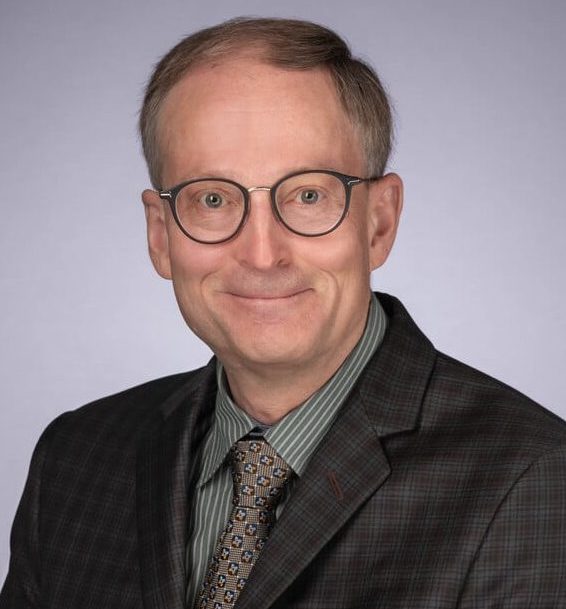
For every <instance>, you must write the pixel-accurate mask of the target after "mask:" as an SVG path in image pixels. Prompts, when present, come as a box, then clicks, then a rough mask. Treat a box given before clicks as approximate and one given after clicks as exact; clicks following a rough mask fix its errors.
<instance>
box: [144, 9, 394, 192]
mask: <svg viewBox="0 0 566 609" xmlns="http://www.w3.org/2000/svg"><path fill="white" fill-rule="evenodd" d="M237 53H246V54H252V55H253V56H254V57H255V58H256V59H258V60H260V61H264V62H265V63H267V64H269V65H272V66H277V67H281V68H285V69H292V70H309V69H315V68H322V69H326V70H328V73H329V74H330V76H331V77H332V80H333V82H334V85H335V87H336V91H337V93H338V97H339V99H340V102H341V104H342V107H343V109H344V111H345V113H346V115H347V116H348V118H349V119H350V121H351V123H352V125H353V126H354V128H355V130H356V132H357V134H358V138H359V141H360V142H361V145H362V147H363V154H364V158H365V163H366V171H367V174H368V176H372V177H377V176H381V175H382V174H383V173H384V171H385V167H386V165H387V161H388V158H389V154H390V152H391V144H392V116H391V115H392V112H391V106H390V103H389V100H388V96H387V93H386V92H385V89H384V87H383V85H382V84H381V81H380V80H379V77H378V76H377V74H376V73H375V71H374V70H373V69H372V68H371V66H369V65H368V64H367V63H366V62H364V61H362V60H361V59H357V58H355V57H353V56H352V53H351V51H350V48H349V47H348V44H347V43H346V42H345V41H344V40H343V39H342V38H341V37H340V36H339V35H338V34H336V33H335V32H333V31H332V30H330V29H328V28H326V27H324V26H321V25H318V24H316V23H312V22H309V21H301V20H296V19H266V18H249V17H239V18H236V19H231V20H229V21H226V22H224V23H220V24H219V25H215V26H213V27H210V28H206V29H203V30H199V31H197V32H195V33H194V34H191V35H190V36H187V37H186V38H183V39H182V40H181V41H180V42H179V43H178V44H177V45H176V46H174V47H173V48H172V49H171V50H170V51H169V52H168V53H167V54H166V55H165V56H164V57H163V58H162V59H161V60H160V61H159V62H158V63H157V65H156V67H155V69H154V71H153V73H152V75H151V77H150V79H149V82H148V85H147V87H146V90H145V96H144V100H143V105H142V108H141V111H140V120H139V130H140V135H141V140H142V147H143V152H144V155H145V159H146V162H147V166H148V170H149V176H150V179H151V182H152V184H153V186H154V187H155V188H160V187H162V184H161V173H162V165H161V155H160V150H159V137H158V123H159V113H160V109H161V107H162V105H163V101H164V99H165V97H166V96H167V94H168V93H169V91H170V90H171V89H172V88H173V87H174V86H175V85H176V84H177V83H178V82H179V81H180V80H181V79H182V78H183V76H184V75H185V74H186V73H187V72H188V71H189V70H190V69H191V68H194V67H196V66H198V65H202V64H203V63H205V62H207V61H218V60H222V59H223V58H227V57H231V56H233V55H234V54H237Z"/></svg>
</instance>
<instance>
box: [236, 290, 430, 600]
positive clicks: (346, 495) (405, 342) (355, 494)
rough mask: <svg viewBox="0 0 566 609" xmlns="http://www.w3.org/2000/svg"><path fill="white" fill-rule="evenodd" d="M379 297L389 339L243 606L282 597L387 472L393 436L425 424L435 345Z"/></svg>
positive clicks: (314, 464) (291, 507) (316, 458)
mask: <svg viewBox="0 0 566 609" xmlns="http://www.w3.org/2000/svg"><path fill="white" fill-rule="evenodd" d="M380 302H381V303H382V304H383V305H384V307H385V308H386V311H387V313H388V318H389V327H388V331H387V333H386V336H385V337H384V341H383V343H382V345H381V346H380V348H379V350H378V352H377V353H376V355H375V356H374V357H373V359H372V360H371V362H370V363H369V364H368V366H367V368H366V370H365V371H364V373H363V375H362V377H361V379H360V381H359V382H358V384H357V387H356V388H354V390H353V392H352V394H351V396H350V397H349V399H348V400H347V402H346V403H345V404H344V406H343V407H342V409H341V410H340V413H339V415H338V418H337V420H336V422H335V423H334V425H333V426H332V428H331V430H330V432H329V433H328V434H327V436H326V437H325V439H324V440H323V442H322V444H321V446H320V447H319V448H318V450H317V451H316V453H315V455H313V457H312V459H311V461H310V462H309V464H308V467H307V469H306V471H305V473H304V475H303V476H302V478H301V480H300V481H299V483H298V485H297V487H296V489H295V493H294V495H293V497H292V498H291V500H290V501H289V503H288V505H287V506H286V508H285V511H284V512H283V514H282V516H281V518H280V520H279V521H278V523H277V526H276V527H275V528H274V530H273V534H272V535H271V537H270V539H269V541H268V542H267V544H266V546H265V549H264V550H263V552H262V554H261V556H260V557H259V559H258V561H257V563H256V565H255V566H254V569H253V571H252V574H251V576H250V579H249V581H248V583H247V585H246V587H245V588H244V590H243V591H242V594H241V595H240V597H239V599H238V601H237V603H236V608H237V609H257V607H265V608H267V607H270V606H271V605H272V604H273V603H274V602H275V601H276V600H277V598H278V597H279V596H280V595H281V594H282V593H283V592H284V591H285V590H286V588H287V587H288V586H289V585H290V584H291V583H292V582H293V581H294V580H295V579H296V578H297V577H298V576H299V575H300V573H301V572H302V571H303V570H304V569H305V568H306V567H307V566H308V565H309V563H310V562H311V561H312V560H313V559H314V558H315V557H316V555H317V554H318V553H319V552H320V551H321V550H322V548H323V547H324V546H325V545H326V544H327V542H328V541H329V540H330V539H331V538H332V537H333V536H334V535H335V534H336V533H337V532H338V531H339V530H340V529H341V527H342V526H343V525H344V524H345V523H346V522H347V521H348V520H349V519H350V518H351V517H353V515H354V514H355V512H356V510H357V509H358V508H359V507H360V506H361V505H362V503H364V502H365V501H366V500H367V499H368V498H369V497H370V496H371V495H372V494H374V493H375V492H377V491H378V489H379V488H380V487H381V486H382V485H383V483H384V482H385V481H386V480H387V478H388V477H389V475H390V473H391V470H390V466H389V462H388V458H387V454H386V451H385V450H384V448H383V446H384V440H385V439H386V438H387V436H390V435H392V434H399V433H403V432H409V431H411V430H412V429H414V428H415V427H416V425H417V424H418V416H419V413H420V408H421V403H422V399H423V396H424V393H425V391H426V386H427V383H428V379H429V377H430V374H431V372H432V368H433V366H434V361H435V357H436V353H435V351H434V348H433V347H432V345H431V344H430V342H429V341H428V340H427V339H426V338H425V337H424V335H422V334H421V333H420V331H419V330H418V328H417V327H416V326H415V325H414V323H413V322H412V320H411V318H410V317H409V315H408V314H407V312H406V311H405V309H404V308H403V307H402V305H401V304H400V303H399V302H398V301H396V300H395V299H392V298H390V297H384V296H381V295H380Z"/></svg>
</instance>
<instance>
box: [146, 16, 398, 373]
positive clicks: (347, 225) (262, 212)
mask: <svg viewBox="0 0 566 609" xmlns="http://www.w3.org/2000/svg"><path fill="white" fill-rule="evenodd" d="M224 30H225V31H224ZM256 30H257V31H256ZM222 32H224V35H222V36H221V33H222ZM226 32H230V33H231V34H232V36H231V37H230V36H227V35H226ZM258 32H259V33H258ZM268 34H269V37H268ZM211 37H212V40H211ZM234 40H236V41H237V43H236V42H234ZM269 41H271V42H273V41H275V42H274V44H272V45H271V46H269V44H268V42H269ZM285 42H287V44H285ZM329 47H330V48H331V49H332V50H331V51H329V50H328V49H329ZM195 49H199V51H198V52H197V51H195ZM274 49H279V50H280V52H281V53H280V55H275V54H274ZM285 49H287V51H286V52H283V51H284V50H285ZM292 49H294V51H295V52H297V51H298V50H300V51H301V54H299V55H300V57H299V59H296V61H295V63H293V61H292V56H293V53H291V50H292ZM307 49H310V52H309V51H307ZM295 54H297V53H295ZM188 56H190V57H191V59H190V61H189V60H187V57H188ZM297 56H298V55H297ZM299 60H300V61H299ZM330 61H332V62H333V63H332V65H333V66H334V68H332V69H331V68H330V67H329V62H330ZM348 62H350V64H352V65H353V66H354V67H351V69H350V68H348V67H346V64H348ZM352 62H354V63H352ZM299 63H300V65H299ZM337 74H339V76H337ZM347 74H349V75H347ZM360 74H363V75H364V77H363V79H362V81H363V82H365V83H372V84H371V87H373V89H372V91H371V92H370V91H364V89H363V85H362V84H361V81H359V75H360ZM356 79H358V84H357V87H358V91H357V98H356V100H353V99H351V98H350V97H348V94H347V92H346V89H345V88H344V87H345V85H344V84H343V83H345V82H350V83H351V82H352V81H353V80H356ZM341 83H342V84H341ZM368 86H370V85H369V84H368ZM363 94H366V98H365V104H364V97H363ZM376 104H377V105H378V106H379V107H378V108H375V107H373V106H374V105H376ZM370 106H371V108H370ZM370 115H374V116H373V119H372V120H373V122H372V121H370V119H369V118H368V117H369V116H370ZM376 116H381V117H383V119H382V120H383V121H384V124H381V123H379V120H378V119H377V118H376ZM362 119H363V120H362ZM363 121H366V122H363ZM370 123H371V124H372V125H373V126H374V128H376V132H375V133H374V134H373V135H372V136H371V137H369V136H368V137H367V138H366V137H365V135H367V134H366V133H365V131H363V129H369V127H367V126H366V125H369V124H370ZM141 128H142V133H143V137H144V149H145V151H146V154H147V156H148V164H149V166H150V172H151V173H152V181H153V182H154V184H156V185H157V187H158V188H160V189H171V188H173V187H174V186H176V185H179V184H182V183H184V182H186V181H191V180H195V179H202V178H215V179H223V180H230V181H233V182H237V183H238V184H240V185H242V191H244V192H245V191H247V190H248V189H249V213H248V216H247V220H246V222H245V224H244V225H243V226H242V227H241V229H240V230H239V232H238V233H237V234H236V235H235V236H233V237H232V238H230V239H228V240H226V241H223V242H221V243H213V244H210V243H200V242H198V241H196V240H194V239H191V238H189V237H188V236H187V235H186V234H184V233H183V232H182V231H181V230H180V227H179V226H178V225H177V223H176V221H175V218H174V216H173V214H172V209H170V208H169V206H168V205H167V204H166V203H165V202H164V201H163V200H162V198H160V196H159V194H158V193H156V192H155V191H150V190H147V191H145V192H144V194H143V200H144V204H145V207H146V216H147V222H148V239H149V248H150V255H151V258H152V261H153V263H154V265H155V267H156V269H157V271H158V272H159V273H160V274H161V275H162V276H163V277H166V278H169V279H172V280H173V285H174V289H175V294H176V297H177V300H178V303H179V306H180V309H181V312H182V313H183V316H184V318H185V320H186V321H187V323H188V325H189V326H190V327H191V328H192V329H193V330H194V331H195V333H196V334H197V335H199V336H200V337H201V338H202V339H203V340H204V341H205V342H206V343H207V344H209V345H210V346H211V347H212V349H213V350H214V351H215V352H216V353H217V355H219V357H220V358H221V360H222V361H223V362H224V364H225V365H226V367H227V368H231V369H232V370H235V369H238V368H239V369H242V368H247V369H252V368H254V367H255V368H258V369H259V368H262V367H263V368H265V367H266V366H268V367H270V368H271V369H272V370H275V369H279V370H292V369H293V368H295V369H297V368H303V369H311V368H312V369H314V368H316V367H322V368H324V369H326V370H327V371H328V373H329V374H331V373H332V372H333V371H334V370H335V369H336V367H337V366H338V365H339V363H340V362H341V361H342V360H343V359H344V357H345V356H346V355H347V354H348V352H349V351H350V350H351V349H352V348H353V346H354V345H355V342H356V341H357V340H358V338H359V337H360V335H361V332H362V331H363V327H364V324H365V319H366V315H367V307H368V302H369V274H370V272H371V270H372V269H374V268H377V267H378V266H380V265H381V264H382V263H383V262H384V261H385V259H386V257H387V254H388V251H389V249H390V248H391V245H392V243H393V239H394V236H395V231H396V227H397V222H398V217H399V213H400V210H401V190H402V186H401V182H400V180H399V178H398V177H397V176H395V175H393V174H390V175H387V176H383V177H381V178H380V179H379V180H375V181H372V182H362V183H360V184H357V185H355V186H352V187H351V201H350V206H349V210H348V213H347V215H346V217H345V218H344V220H343V221H342V222H341V223H340V224H339V226H337V228H336V229H335V230H333V231H332V232H329V233H327V234H324V235H321V236H314V237H308V236H303V235H300V234H296V233H294V232H291V231H290V230H289V229H288V228H287V227H286V226H284V225H283V223H282V222H281V221H280V219H278V218H277V217H276V214H275V213H274V209H273V208H272V205H271V200H270V193H268V192H265V189H264V188H262V189H259V190H258V189H256V188H254V187H271V186H273V185H274V184H276V183H277V182H278V181H279V180H280V179H281V178H283V177H284V176H287V175H290V174H293V173H295V172H298V171H303V170H329V171H333V172H339V173H340V174H345V175H347V176H359V177H363V178H366V177H374V175H375V173H377V174H378V175H381V172H382V170H383V167H384V165H385V162H386V160H387V155H388V153H389V143H390V112H389V108H388V105H387V101H386V97H385V94H384V93H383V91H382V89H381V86H380V85H379V81H378V80H377V77H376V76H374V75H373V73H372V72H371V71H370V69H369V68H367V67H366V66H364V65H363V64H361V63H359V62H355V60H351V58H349V51H348V49H347V47H346V46H345V45H344V43H343V42H342V41H341V40H340V38H338V37H337V36H336V35H335V34H333V33H331V32H329V31H328V30H326V29H324V28H321V27H320V26H316V25H313V24H307V23H303V22H290V21H277V20H257V21H253V20H246V21H236V22H229V23H228V24H224V25H222V26H219V27H218V28H216V29H214V28H213V29H212V30H205V31H204V32H199V33H197V34H195V35H193V36H192V37H189V38H188V39H186V40H185V41H183V42H181V43H180V44H179V45H177V47H175V49H173V51H171V52H170V53H169V54H168V55H167V56H166V57H165V58H164V59H163V60H162V61H161V63H160V64H159V65H158V67H157V70H156V74H154V76H153V78H152V80H151V81H150V84H149V86H148V93H147V95H146V102H145V105H144V109H143V110H142V117H141ZM364 142H365V143H366V145H364ZM367 142H373V144H372V146H373V149H374V150H375V151H379V158H377V157H375V155H373V156H372V155H371V154H370V153H368V146H367ZM376 154H377V153H376ZM368 166H371V167H374V170H373V171H371V172H369V175H368ZM200 184H201V183H199V187H200ZM312 191H313V189H312V188H311V186H310V185H307V187H306V188H305V189H303V190H300V191H297V192H294V191H292V192H291V198H292V200H293V201H294V202H299V203H301V204H303V205H304V206H306V207H309V203H310V200H309V199H308V197H310V196H311V195H312ZM229 192H231V191H228V190H226V189H222V188H217V187H216V186H215V188H214V189H213V191H211V190H210V188H209V187H208V184H207V183H204V185H203V188H202V190H198V189H196V191H195V195H194V197H193V199H192V200H193V202H194V205H195V206H197V207H196V208H195V210H194V213H196V214H198V217H199V220H198V222H199V223H200V227H201V228H202V227H204V230H208V228H207V227H208V226H209V223H210V226H212V225H214V223H215V222H216V220H214V219H211V218H213V217H214V218H216V217H217V216H213V215H212V211H213V208H215V206H216V204H217V202H218V201H221V202H222V204H223V205H224V204H226V205H228V204H232V203H233V201H232V195H230V194H229ZM318 194H320V196H321V197H323V196H325V195H324V193H323V192H320V193H318ZM318 194H317V196H318ZM305 195H306V198H305ZM303 198H305V200H303ZM337 204H338V203H337ZM201 206H202V208H201ZM305 213H307V212H305ZM308 213H312V212H311V210H309V211H308ZM189 232H190V230H189Z"/></svg>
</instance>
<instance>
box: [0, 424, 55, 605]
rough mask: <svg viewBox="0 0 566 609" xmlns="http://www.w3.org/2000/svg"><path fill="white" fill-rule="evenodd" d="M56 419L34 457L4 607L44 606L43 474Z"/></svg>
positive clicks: (0, 600)
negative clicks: (42, 564) (42, 566)
mask: <svg viewBox="0 0 566 609" xmlns="http://www.w3.org/2000/svg"><path fill="white" fill-rule="evenodd" d="M56 422H57V420H56V421H54V422H53V423H51V425H49V427H47V429H46V430H45V431H44V432H43V434H42V436H41V438H40V439H39V442H38V443H37V446H36V447H35V450H34V453H33V456H32V460H31V465H30V468H29V473H28V478H27V481H26V485H25V488H24V492H23V495H22V498H21V500H20V504H19V506H18V509H17V512H16V517H15V519H14V524H13V526H12V534H11V538H10V546H11V556H10V566H9V570H8V576H7V577H6V581H5V582H4V587H3V588H2V591H1V592H0V609H35V608H39V607H40V606H41V599H40V588H41V565H40V543H39V515H40V495H41V475H42V471H43V467H44V463H45V460H46V455H47V452H48V446H49V444H50V438H51V437H52V434H53V428H54V426H55V423H56Z"/></svg>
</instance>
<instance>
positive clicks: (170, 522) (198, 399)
mask: <svg viewBox="0 0 566 609" xmlns="http://www.w3.org/2000/svg"><path fill="white" fill-rule="evenodd" d="M214 367H215V364H214V361H213V362H211V363H210V364H209V365H208V366H207V368H205V369H204V370H203V371H201V372H199V373H198V374H197V375H195V376H193V377H191V378H190V379H189V382H188V383H186V384H185V385H184V386H183V387H182V388H181V389H179V390H178V391H176V392H175V393H174V394H172V395H171V396H170V397H169V398H168V399H167V400H166V402H164V403H163V404H162V405H161V408H157V409H156V414H155V419H154V421H153V423H152V425H151V426H150V429H149V432H148V433H147V435H146V436H145V437H144V438H143V440H142V442H141V443H140V446H139V449H138V463H137V508H138V514H137V520H138V540H139V556H140V577H141V585H142V592H143V602H144V608H145V609H183V608H184V606H185V588H186V575H185V566H184V565H185V548H186V543H187V513H188V511H187V507H188V501H189V493H190V483H191V479H192V476H193V474H194V473H195V472H197V471H198V455H199V453H200V451H199V447H200V445H201V442H202V439H203V438H204V435H205V434H206V431H207V429H208V427H209V424H210V415H211V413H212V412H213V411H214V396H215V392H216V386H215V381H214Z"/></svg>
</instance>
